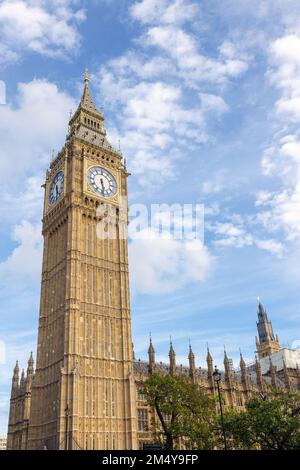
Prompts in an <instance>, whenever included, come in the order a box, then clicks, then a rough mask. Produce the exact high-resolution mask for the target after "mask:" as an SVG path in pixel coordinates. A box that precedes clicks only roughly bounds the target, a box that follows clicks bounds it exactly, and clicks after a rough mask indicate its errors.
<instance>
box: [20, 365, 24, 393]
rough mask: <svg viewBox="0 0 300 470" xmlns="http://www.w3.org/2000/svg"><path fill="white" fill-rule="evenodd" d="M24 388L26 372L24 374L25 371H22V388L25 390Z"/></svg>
mask: <svg viewBox="0 0 300 470" xmlns="http://www.w3.org/2000/svg"><path fill="white" fill-rule="evenodd" d="M24 387H25V372H24V369H22V374H21V381H20V388H21V389H24Z"/></svg>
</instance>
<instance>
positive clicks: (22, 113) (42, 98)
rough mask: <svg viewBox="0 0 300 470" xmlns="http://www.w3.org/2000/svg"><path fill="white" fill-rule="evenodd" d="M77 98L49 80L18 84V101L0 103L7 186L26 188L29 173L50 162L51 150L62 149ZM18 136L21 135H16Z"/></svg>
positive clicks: (0, 149)
mask: <svg viewBox="0 0 300 470" xmlns="http://www.w3.org/2000/svg"><path fill="white" fill-rule="evenodd" d="M75 105H76V103H75V101H74V100H73V99H72V98H71V97H70V96H69V95H68V94H67V93H64V92H61V91H59V90H58V88H57V86H56V85H54V84H53V83H50V82H48V81H46V80H33V81H32V82H29V83H20V84H19V85H18V94H17V96H16V105H13V104H9V103H8V104H7V105H6V106H1V107H0V181H1V185H2V191H3V190H9V191H10V192H12V191H13V193H14V197H16V194H18V193H22V192H24V187H25V186H24V185H25V181H26V177H27V175H29V176H31V175H36V174H37V173H39V172H40V171H41V169H46V167H47V166H48V163H49V160H50V157H51V151H52V149H53V148H55V146H56V149H59V148H60V147H61V146H62V144H63V142H64V138H65V135H66V132H67V126H66V124H67V121H68V116H69V111H70V109H74V108H75ZM16 136H17V138H16Z"/></svg>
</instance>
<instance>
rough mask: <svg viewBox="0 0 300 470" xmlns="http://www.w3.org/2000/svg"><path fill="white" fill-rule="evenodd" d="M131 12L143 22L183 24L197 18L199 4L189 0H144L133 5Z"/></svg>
mask: <svg viewBox="0 0 300 470" xmlns="http://www.w3.org/2000/svg"><path fill="white" fill-rule="evenodd" d="M130 13H131V15H132V17H133V18H134V19H136V20H138V21H140V22H141V23H142V24H153V23H154V24H156V23H158V22H160V23H166V24H182V23H184V22H186V21H192V20H194V19H195V17H196V15H197V14H198V13H199V6H198V5H197V3H195V2H190V1H188V0H142V1H139V2H135V3H134V4H133V5H132V6H131V8H130Z"/></svg>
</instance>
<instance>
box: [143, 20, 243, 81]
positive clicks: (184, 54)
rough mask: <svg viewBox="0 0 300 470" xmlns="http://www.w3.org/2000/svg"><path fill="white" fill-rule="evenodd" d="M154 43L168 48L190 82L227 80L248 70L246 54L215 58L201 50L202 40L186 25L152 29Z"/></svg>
mask: <svg viewBox="0 0 300 470" xmlns="http://www.w3.org/2000/svg"><path fill="white" fill-rule="evenodd" d="M143 41H146V42H147V44H148V45H150V46H156V47H159V48H161V49H162V50H164V51H165V52H166V53H167V54H168V55H169V56H170V57H171V58H172V59H173V60H175V63H176V66H177V68H178V73H179V74H180V75H181V76H182V78H185V80H186V81H187V82H190V83H193V85H194V86H195V82H196V83H197V82H203V81H211V82H216V83H222V82H226V80H228V79H229V78H231V77H237V76H239V75H241V74H242V73H243V72H245V71H246V70H247V67H248V64H247V62H246V60H244V58H239V57H238V56H235V57H228V56H227V57H226V56H225V57H224V54H222V53H221V56H220V58H217V59H215V58H211V57H208V56H205V55H204V54H201V53H200V52H199V42H198V40H197V39H196V37H194V36H193V35H191V34H190V33H188V32H187V31H185V30H184V29H182V28H179V27H176V26H171V25H167V26H165V25H162V26H153V27H151V28H149V29H148V31H147V33H146V35H145V38H144V39H143Z"/></svg>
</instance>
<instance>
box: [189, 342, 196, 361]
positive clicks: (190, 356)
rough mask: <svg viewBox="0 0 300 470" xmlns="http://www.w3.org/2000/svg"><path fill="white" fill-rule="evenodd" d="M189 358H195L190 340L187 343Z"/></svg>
mask: <svg viewBox="0 0 300 470" xmlns="http://www.w3.org/2000/svg"><path fill="white" fill-rule="evenodd" d="M189 358H190V359H193V358H195V354H194V353H193V350H192V345H191V342H190V345H189Z"/></svg>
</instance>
